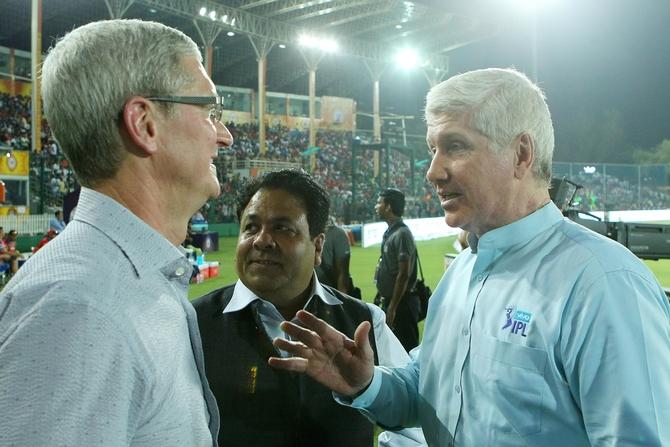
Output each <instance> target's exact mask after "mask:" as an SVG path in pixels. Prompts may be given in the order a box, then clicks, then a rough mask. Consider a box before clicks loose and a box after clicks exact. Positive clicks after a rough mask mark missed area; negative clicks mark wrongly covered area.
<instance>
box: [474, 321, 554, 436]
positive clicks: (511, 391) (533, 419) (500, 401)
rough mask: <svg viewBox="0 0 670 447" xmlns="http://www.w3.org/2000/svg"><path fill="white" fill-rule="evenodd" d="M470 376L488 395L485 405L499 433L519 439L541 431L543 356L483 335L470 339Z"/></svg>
mask: <svg viewBox="0 0 670 447" xmlns="http://www.w3.org/2000/svg"><path fill="white" fill-rule="evenodd" d="M471 355H472V360H473V365H472V366H473V369H472V371H473V373H474V374H475V376H477V377H478V378H479V379H480V380H481V386H482V389H483V390H484V391H485V392H486V393H487V394H488V395H487V396H486V398H485V400H486V402H487V403H488V404H489V405H491V406H492V407H494V408H495V409H497V410H498V412H499V413H500V416H502V420H500V421H499V422H500V428H499V429H500V430H501V431H503V432H507V431H509V430H510V429H512V430H514V431H516V432H517V433H519V434H520V435H531V434H535V433H539V432H540V431H541V430H542V412H543V411H542V408H543V406H544V405H543V398H545V395H546V381H545V378H544V373H545V368H546V365H547V353H546V352H545V351H544V350H542V349H537V348H532V347H528V346H522V345H517V344H514V343H510V342H506V341H502V340H499V339H497V338H495V337H492V336H490V335H486V334H478V335H477V336H475V335H474V334H473V337H472V351H471Z"/></svg>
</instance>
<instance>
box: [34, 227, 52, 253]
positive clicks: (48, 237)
mask: <svg viewBox="0 0 670 447" xmlns="http://www.w3.org/2000/svg"><path fill="white" fill-rule="evenodd" d="M57 235H58V233H57V232H56V230H54V229H53V228H50V229H49V231H47V234H45V235H44V237H43V238H42V239H41V240H40V241H39V242H38V243H37V245H36V246H35V248H33V254H35V253H37V252H38V251H39V250H40V249H41V248H42V247H44V246H45V245H46V244H48V243H49V242H50V241H52V240H53V238H55V237H56V236H57Z"/></svg>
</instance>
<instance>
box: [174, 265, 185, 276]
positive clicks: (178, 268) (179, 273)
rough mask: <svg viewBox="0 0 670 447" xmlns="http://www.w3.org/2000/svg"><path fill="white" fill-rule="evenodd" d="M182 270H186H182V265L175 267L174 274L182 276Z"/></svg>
mask: <svg viewBox="0 0 670 447" xmlns="http://www.w3.org/2000/svg"><path fill="white" fill-rule="evenodd" d="M184 272H186V270H184V267H177V270H175V272H174V274H175V275H177V276H182V275H183V274H184Z"/></svg>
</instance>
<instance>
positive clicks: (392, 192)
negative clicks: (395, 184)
mask: <svg viewBox="0 0 670 447" xmlns="http://www.w3.org/2000/svg"><path fill="white" fill-rule="evenodd" d="M379 197H383V198H384V203H386V204H387V205H390V206H391V211H393V214H395V215H396V216H398V217H400V216H402V213H404V212H405V194H403V193H402V191H400V190H399V189H395V188H386V189H384V190H382V192H380V193H379Z"/></svg>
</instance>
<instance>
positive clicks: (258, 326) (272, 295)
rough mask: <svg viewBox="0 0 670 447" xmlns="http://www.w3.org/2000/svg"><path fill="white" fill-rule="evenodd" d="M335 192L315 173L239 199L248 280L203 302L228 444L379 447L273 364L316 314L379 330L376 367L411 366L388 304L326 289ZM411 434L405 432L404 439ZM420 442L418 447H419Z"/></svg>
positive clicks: (208, 356)
mask: <svg viewBox="0 0 670 447" xmlns="http://www.w3.org/2000/svg"><path fill="white" fill-rule="evenodd" d="M329 202H330V201H329V199H328V195H327V193H326V191H325V190H324V189H323V188H322V187H321V186H320V185H319V184H317V183H316V182H315V181H314V180H313V179H312V178H311V176H309V174H307V173H305V172H303V171H299V170H282V171H277V172H272V173H268V174H265V175H263V176H261V177H259V178H257V179H255V180H254V181H253V182H251V183H250V184H248V185H247V186H246V187H245V188H244V189H243V190H242V191H240V192H239V194H238V198H237V215H238V219H239V222H240V235H239V239H238V243H237V254H236V260H237V261H236V270H237V274H238V275H239V278H240V279H239V280H238V281H237V282H236V283H235V284H232V285H229V286H226V287H223V288H221V289H218V290H215V291H213V292H211V293H209V294H207V295H205V296H203V297H201V298H199V299H197V300H195V301H194V306H195V309H196V311H197V313H198V322H199V325H200V334H201V336H202V345H203V349H204V353H205V366H206V372H207V377H208V378H209V382H210V384H211V386H212V390H213V391H214V394H215V395H216V400H217V402H218V404H219V410H220V413H221V420H222V429H221V432H220V434H219V443H220V444H221V445H225V446H232V447H235V446H245V447H246V446H269V447H273V446H276V447H279V446H285V447H301V446H304V447H307V446H314V445H322V446H324V447H341V446H351V447H370V446H371V445H372V443H373V428H374V427H373V424H372V423H371V422H370V421H368V420H367V419H366V418H365V417H363V416H362V415H361V414H359V412H358V411H356V410H354V409H352V408H348V407H345V406H342V405H338V404H337V403H336V402H335V401H334V400H333V399H332V397H331V395H332V394H331V392H330V390H328V389H327V388H326V387H324V386H322V385H320V384H318V383H316V382H315V381H313V380H312V379H310V378H309V377H305V376H299V375H295V374H289V373H285V372H283V371H278V370H275V369H272V368H270V367H269V366H268V364H267V361H268V358H270V357H272V356H282V355H287V354H286V353H283V352H281V351H278V350H276V349H274V348H273V346H272V339H273V338H275V337H280V336H281V331H280V329H279V325H280V323H281V322H283V321H291V320H293V319H294V317H295V314H296V312H297V311H298V310H299V309H309V310H310V311H311V312H313V313H314V314H316V315H319V316H320V317H321V318H324V319H325V320H326V321H328V322H330V323H331V324H333V325H334V326H335V327H337V328H338V329H339V330H341V331H343V332H344V333H346V334H348V335H349V336H353V331H354V329H355V328H356V327H357V326H358V325H359V324H360V323H361V322H362V321H367V322H368V323H369V324H371V325H372V327H373V331H371V332H370V334H369V337H370V344H371V346H372V348H371V349H372V352H373V356H374V358H375V363H378V364H382V365H402V364H405V363H406V362H407V361H408V356H407V354H406V353H405V351H404V350H403V347H402V345H401V344H400V343H399V342H398V340H397V339H396V338H395V336H394V335H393V333H392V332H391V330H390V329H389V327H388V326H386V324H385V323H384V319H385V318H384V314H383V312H382V311H381V310H379V308H378V307H376V306H374V305H371V304H366V303H363V302H362V301H360V300H357V299H354V298H351V297H350V296H347V295H346V294H344V293H341V292H340V291H338V290H337V289H335V288H334V287H330V286H327V285H325V284H321V283H320V281H319V279H318V277H317V276H316V274H315V272H314V267H315V266H318V264H319V262H320V260H321V254H322V252H323V244H324V230H325V225H326V219H327V217H328V210H329V207H330V203H329ZM394 435H395V436H396V437H402V435H396V434H394ZM409 445H417V444H409Z"/></svg>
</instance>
